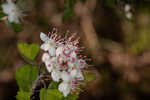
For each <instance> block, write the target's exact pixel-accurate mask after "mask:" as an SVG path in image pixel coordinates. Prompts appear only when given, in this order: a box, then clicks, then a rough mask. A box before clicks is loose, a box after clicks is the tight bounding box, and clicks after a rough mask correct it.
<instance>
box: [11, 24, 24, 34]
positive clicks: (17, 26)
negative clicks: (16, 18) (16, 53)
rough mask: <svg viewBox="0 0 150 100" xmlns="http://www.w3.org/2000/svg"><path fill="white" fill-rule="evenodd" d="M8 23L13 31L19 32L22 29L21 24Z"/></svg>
mask: <svg viewBox="0 0 150 100" xmlns="http://www.w3.org/2000/svg"><path fill="white" fill-rule="evenodd" d="M8 25H9V26H10V27H11V28H12V29H13V31H14V32H21V31H23V27H22V25H21V24H16V23H9V22H8Z"/></svg>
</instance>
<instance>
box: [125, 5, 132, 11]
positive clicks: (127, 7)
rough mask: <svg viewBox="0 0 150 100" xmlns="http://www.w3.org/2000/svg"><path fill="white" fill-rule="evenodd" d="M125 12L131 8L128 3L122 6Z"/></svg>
mask: <svg viewBox="0 0 150 100" xmlns="http://www.w3.org/2000/svg"><path fill="white" fill-rule="evenodd" d="M124 10H125V12H128V11H130V10H131V6H130V5H129V4H126V5H125V7H124Z"/></svg>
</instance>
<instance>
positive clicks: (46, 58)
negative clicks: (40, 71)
mask: <svg viewBox="0 0 150 100" xmlns="http://www.w3.org/2000/svg"><path fill="white" fill-rule="evenodd" d="M48 60H50V56H49V54H48V53H44V54H43V56H42V61H43V62H46V61H48Z"/></svg>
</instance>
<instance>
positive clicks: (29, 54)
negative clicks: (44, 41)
mask: <svg viewBox="0 0 150 100" xmlns="http://www.w3.org/2000/svg"><path fill="white" fill-rule="evenodd" d="M18 49H19V51H20V53H21V54H22V55H23V56H24V57H26V58H28V59H30V60H34V58H35V57H36V56H37V54H38V52H39V50H40V46H39V45H38V44H35V43H32V44H27V43H18Z"/></svg>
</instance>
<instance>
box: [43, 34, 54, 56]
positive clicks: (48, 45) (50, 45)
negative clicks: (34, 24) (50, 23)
mask: <svg viewBox="0 0 150 100" xmlns="http://www.w3.org/2000/svg"><path fill="white" fill-rule="evenodd" d="M40 38H41V40H42V41H43V42H44V43H43V44H42V45H41V49H43V50H44V51H48V52H49V54H50V56H55V54H56V42H55V40H53V39H51V38H49V37H48V36H47V35H46V34H44V33H43V32H41V34H40Z"/></svg>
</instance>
